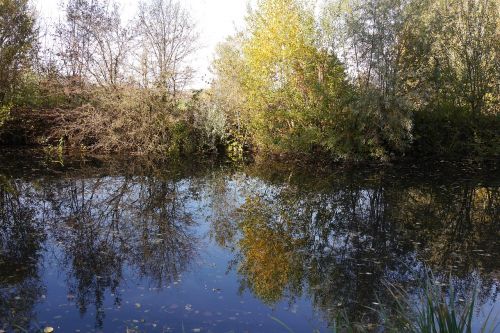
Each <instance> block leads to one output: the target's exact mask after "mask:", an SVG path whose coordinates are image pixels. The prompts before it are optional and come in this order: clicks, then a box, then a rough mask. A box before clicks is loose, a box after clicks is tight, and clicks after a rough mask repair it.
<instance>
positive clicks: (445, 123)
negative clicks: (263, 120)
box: [413, 107, 500, 159]
mask: <svg viewBox="0 0 500 333" xmlns="http://www.w3.org/2000/svg"><path fill="white" fill-rule="evenodd" d="M499 133H500V115H495V114H488V115H485V114H480V115H477V116H474V115H472V114H471V113H470V112H468V110H467V109H460V108H456V107H441V108H440V109H436V110H425V111H421V112H416V113H415V115H414V136H415V141H414V144H413V152H414V153H415V155H416V156H429V157H434V156H440V157H441V158H448V159H456V158H491V157H495V156H498V155H499V154H500V134H499Z"/></svg>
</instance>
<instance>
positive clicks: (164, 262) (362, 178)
mask: <svg viewBox="0 0 500 333" xmlns="http://www.w3.org/2000/svg"><path fill="white" fill-rule="evenodd" d="M499 191H500V173H499V172H498V170H497V169H496V168H495V167H491V168H489V169H488V170H485V171H482V170H481V169H478V168H476V167H474V168H468V169H467V170H463V168H462V167H457V166H453V165H449V164H447V163H435V164H432V165H427V166H425V167H422V166H415V165H406V166H399V167H365V168H341V167H328V168H327V167H323V168H321V170H320V168H313V167H291V166H288V167H287V166H284V165H271V164H266V165H263V164H255V165H247V166H240V167H234V166H229V165H226V164H222V163H218V164H214V163H212V164H206V163H205V164H182V165H181V164H178V163H177V164H175V163H164V164H160V165H158V164H157V165H151V164H147V163H137V162H130V161H128V162H127V161H124V160H111V161H110V160H107V161H98V160H94V159H93V160H88V159H87V160H86V159H83V158H72V159H65V160H64V161H53V160H51V159H47V158H44V157H36V156H31V155H19V154H7V153H4V154H3V156H2V159H1V160H0V329H3V330H6V331H14V330H17V329H21V328H22V329H24V330H28V331H36V330H37V329H40V328H44V327H46V326H52V327H54V328H55V331H56V332H126V331H127V329H128V330H129V332H261V333H262V332H288V330H287V328H285V327H284V326H283V324H281V323H280V322H282V323H284V324H286V325H287V326H288V327H290V328H291V329H292V330H293V331H294V332H311V333H312V332H330V331H331V328H330V327H331V325H332V323H333V322H334V320H335V319H336V318H337V317H338V316H339V314H344V313H346V314H347V315H348V316H349V318H350V319H351V320H352V321H359V322H364V323H366V324H368V323H377V322H378V321H379V318H378V315H377V314H378V312H377V311H374V310H373V309H377V308H378V307H379V305H378V304H379V303H384V304H387V305H388V307H389V308H390V306H391V304H393V303H394V300H393V298H392V297H391V296H390V293H389V292H388V288H389V286H391V285H392V286H398V287H401V288H403V289H404V290H405V291H406V292H407V293H408V294H409V295H410V297H414V298H415V299H417V298H418V295H419V294H420V293H421V292H422V285H421V282H420V281H421V277H422V276H423V275H425V271H426V269H432V271H433V274H434V279H435V280H436V281H439V282H441V283H443V284H445V283H447V282H448V280H451V282H452V284H453V286H454V288H455V290H456V292H457V294H458V296H457V299H458V298H459V299H463V300H466V299H467V298H468V297H470V294H471V290H474V288H478V295H477V302H478V304H479V307H478V310H477V312H476V313H475V319H474V320H475V327H476V328H478V327H479V325H480V323H481V322H482V320H484V318H485V316H486V315H487V313H488V311H489V310H490V309H491V308H492V307H493V309H494V312H498V311H499V309H500V301H499V299H498V284H499V268H500V260H499V259H500V243H499V240H500V237H499V236H500V221H499V213H500V192H499Z"/></svg>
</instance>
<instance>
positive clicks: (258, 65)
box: [0, 0, 500, 160]
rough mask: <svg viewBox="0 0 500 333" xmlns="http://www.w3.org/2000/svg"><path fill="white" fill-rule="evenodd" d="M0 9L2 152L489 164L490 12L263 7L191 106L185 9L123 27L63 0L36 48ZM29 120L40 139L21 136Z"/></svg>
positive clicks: (281, 3)
mask: <svg viewBox="0 0 500 333" xmlns="http://www.w3.org/2000/svg"><path fill="white" fill-rule="evenodd" d="M0 7H1V8H0V17H1V23H0V25H1V26H0V53H1V61H0V67H1V68H0V89H1V91H0V105H2V106H1V109H0V110H1V113H0V142H4V143H8V142H11V143H15V142H17V141H21V142H30V141H31V142H32V141H36V142H37V143H45V144H47V143H51V144H53V143H54V142H56V143H59V145H66V146H74V147H78V148H79V149H81V148H84V149H88V150H92V151H98V152H124V151H127V152H138V153H146V154H149V153H153V154H159V155H164V154H170V153H176V154H191V153H195V152H223V151H225V152H226V153H228V154H229V155H231V156H233V157H241V156H242V154H243V153H244V152H245V151H249V152H254V153H271V154H279V155H287V156H288V155H293V156H296V155H300V156H315V157H318V156H319V157H322V158H327V159H350V160H362V159H382V160H387V159H393V158H399V157H402V156H440V157H448V158H470V157H479V156H481V157H493V156H497V155H498V154H499V148H498V147H500V140H499V135H498V133H499V132H500V106H499V102H500V101H499V95H500V94H499V90H500V86H499V84H498V82H500V60H499V57H498V51H499V49H500V30H499V29H500V25H499V17H500V16H499V6H498V3H497V2H496V1H495V0H449V1H431V0H424V1H420V0H327V1H325V3H324V4H323V5H322V6H321V7H317V6H314V5H313V4H312V2H311V1H307V0H258V1H257V3H256V4H255V6H253V7H251V9H250V10H249V12H248V15H247V18H246V25H245V27H244V28H243V30H241V31H239V32H238V33H236V34H235V35H234V36H231V37H229V38H228V39H227V40H226V41H225V42H224V43H222V44H220V45H219V47H218V49H217V55H216V58H215V60H214V62H213V65H212V71H213V75H214V79H213V81H212V84H211V86H210V88H208V89H206V90H205V91H196V92H195V91H192V90H190V89H189V87H190V82H191V80H192V77H193V70H192V69H191V68H190V66H189V62H190V61H192V59H193V58H192V57H193V55H194V54H195V52H196V50H197V45H198V40H199V35H198V33H197V30H196V27H195V25H194V24H193V20H192V18H191V17H190V15H189V13H188V12H187V11H186V9H184V8H183V7H182V5H181V2H178V1H176V0H143V1H141V2H140V4H139V6H138V12H137V13H136V15H135V17H134V18H133V19H132V20H130V21H129V22H123V20H122V19H121V15H120V10H119V7H118V6H117V5H116V4H115V3H113V2H111V1H107V0H67V1H66V2H65V4H64V7H63V9H64V13H65V19H64V20H61V21H60V22H59V23H58V24H57V25H56V27H55V28H54V29H52V32H51V33H50V34H49V36H48V37H47V34H45V38H42V35H43V34H42V33H41V31H43V29H42V28H41V25H40V24H38V23H37V22H36V20H35V18H34V14H33V12H32V10H31V9H30V7H29V4H28V0H4V1H2V2H1V3H0ZM214 19H216V18H214ZM44 40H45V43H42V41H44ZM47 40H48V42H47ZM40 109H43V110H46V113H47V114H49V115H50V116H47V117H45V116H44V119H50V120H49V121H44V122H43V123H44V126H43V129H44V130H43V131H39V132H36V131H35V132H33V131H32V130H31V132H30V130H29V129H26V128H23V126H24V127H30V128H33V126H31V125H33V124H35V125H34V126H35V127H36V123H37V122H38V121H31V122H29V121H27V120H26V119H29V118H30V117H31V116H32V115H33V114H34V113H36V112H37V110H40ZM47 110H52V111H51V112H47ZM3 123H5V124H3ZM2 124H3V126H2ZM26 124H30V126H26ZM19 128H23V129H22V130H19ZM47 129H48V130H47ZM27 133H28V134H27ZM29 133H34V134H33V135H32V136H33V137H34V139H31V138H27V136H30V135H29ZM23 137H24V138H23Z"/></svg>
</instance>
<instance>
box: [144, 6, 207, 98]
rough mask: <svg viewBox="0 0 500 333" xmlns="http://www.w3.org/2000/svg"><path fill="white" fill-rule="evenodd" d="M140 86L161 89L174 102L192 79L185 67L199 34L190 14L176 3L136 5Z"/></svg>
mask: <svg viewBox="0 0 500 333" xmlns="http://www.w3.org/2000/svg"><path fill="white" fill-rule="evenodd" d="M138 23H139V27H138V29H139V31H138V32H139V36H140V43H141V54H140V58H139V61H138V64H139V71H140V73H141V78H142V81H143V82H142V84H143V85H144V86H146V87H149V86H153V87H156V88H161V89H164V90H165V91H166V92H168V93H170V94H171V96H172V97H173V98H174V99H175V97H176V95H177V93H178V92H179V91H180V90H182V89H183V88H184V87H185V86H186V84H187V83H188V82H189V80H190V79H191V78H192V74H193V71H192V69H191V68H190V67H189V66H188V65H187V64H186V61H187V58H188V57H189V56H191V55H192V54H193V53H194V51H195V50H196V46H195V45H196V42H197V40H198V34H197V32H196V30H195V25H194V23H193V21H192V19H191V17H190V15H189V13H188V12H187V11H186V10H185V9H184V8H182V6H181V4H180V2H178V1H176V0H151V1H148V2H145V1H143V2H141V3H140V6H139V17H138Z"/></svg>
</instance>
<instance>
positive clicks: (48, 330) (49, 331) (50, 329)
mask: <svg viewBox="0 0 500 333" xmlns="http://www.w3.org/2000/svg"><path fill="white" fill-rule="evenodd" d="M52 332H54V328H53V327H50V326H47V327H45V328H44V329H43V333H52Z"/></svg>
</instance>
